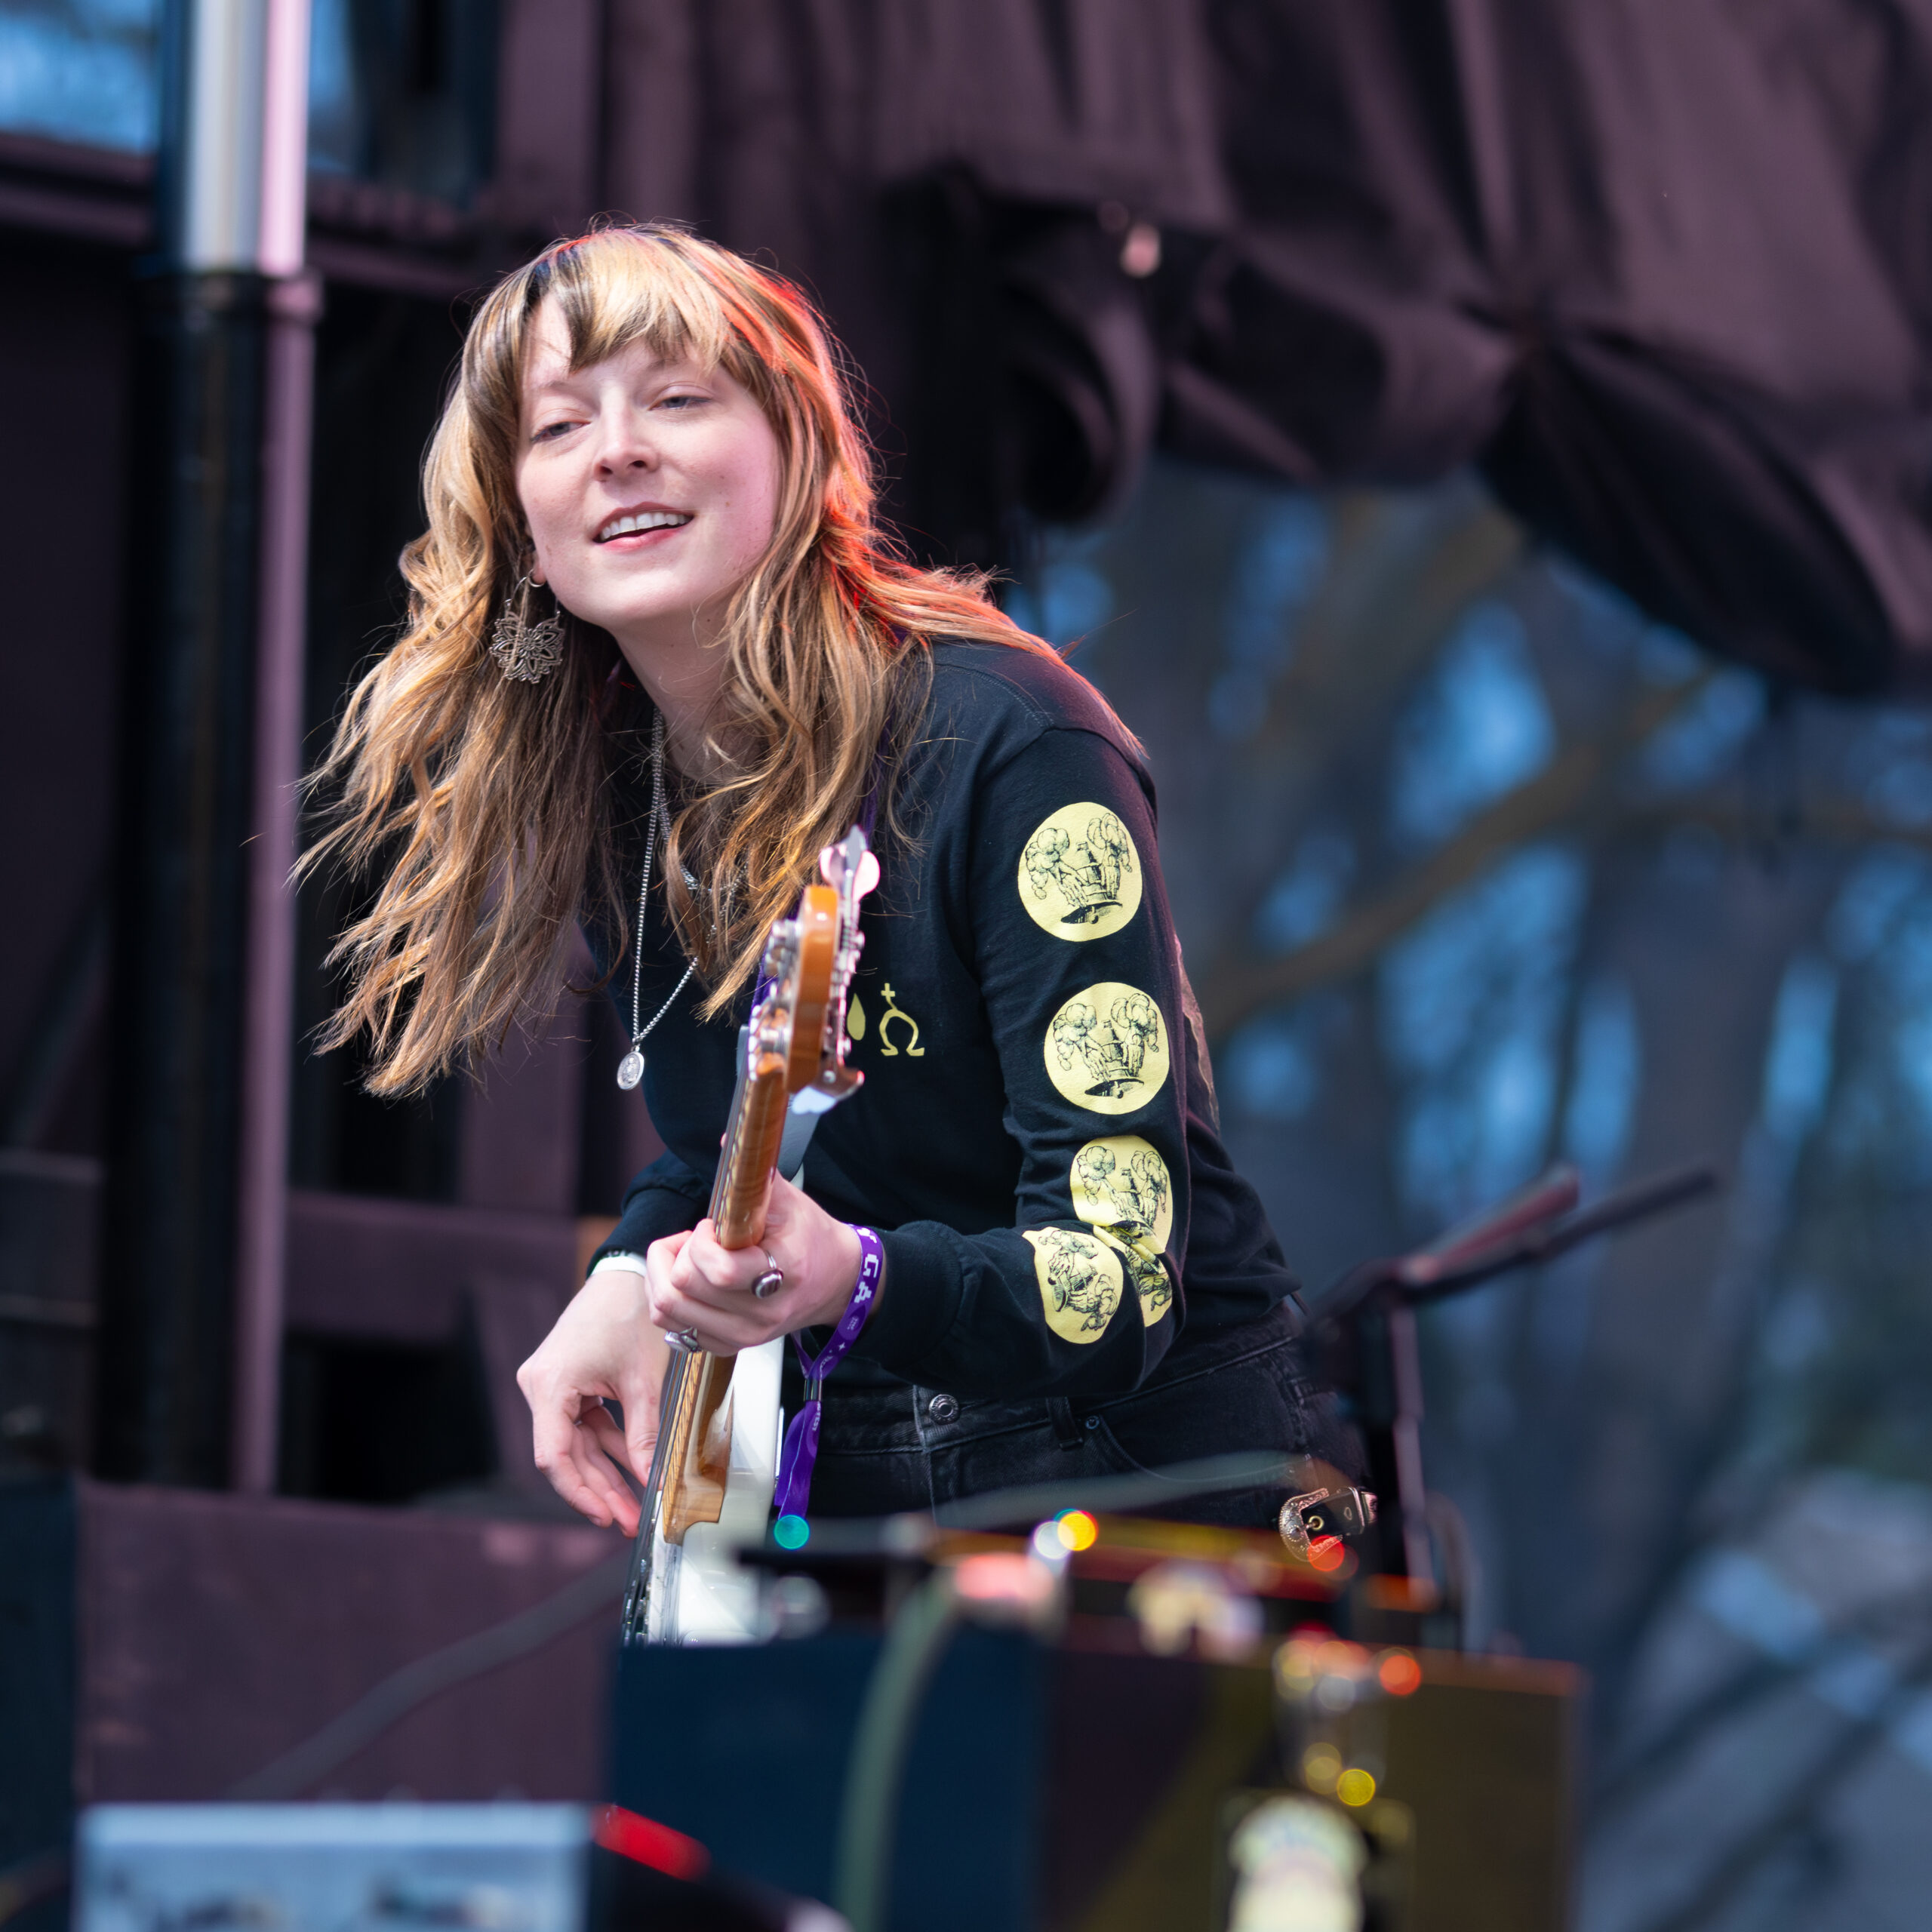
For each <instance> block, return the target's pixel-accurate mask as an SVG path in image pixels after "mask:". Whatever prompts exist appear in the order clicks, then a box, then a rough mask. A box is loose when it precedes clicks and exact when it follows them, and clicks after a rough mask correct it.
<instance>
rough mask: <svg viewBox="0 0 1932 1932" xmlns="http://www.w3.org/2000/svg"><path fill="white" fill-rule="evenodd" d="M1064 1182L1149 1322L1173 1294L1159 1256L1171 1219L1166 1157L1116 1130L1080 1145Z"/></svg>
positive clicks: (1171, 1188) (1077, 1211)
mask: <svg viewBox="0 0 1932 1932" xmlns="http://www.w3.org/2000/svg"><path fill="white" fill-rule="evenodd" d="M1067 1185H1068V1189H1069V1192H1071V1193H1072V1196H1073V1211H1074V1212H1075V1214H1078V1216H1079V1217H1080V1218H1081V1220H1083V1221H1086V1222H1088V1223H1091V1225H1092V1226H1094V1227H1095V1228H1097V1229H1098V1230H1099V1231H1100V1238H1102V1239H1103V1241H1110V1242H1112V1244H1114V1245H1115V1247H1118V1249H1119V1250H1120V1251H1121V1255H1122V1256H1123V1257H1124V1259H1125V1260H1126V1263H1127V1271H1128V1273H1129V1274H1130V1275H1132V1276H1133V1278H1134V1292H1135V1294H1137V1295H1138V1296H1139V1297H1140V1318H1141V1319H1142V1321H1144V1322H1146V1324H1147V1325H1148V1327H1150V1328H1151V1327H1153V1325H1154V1324H1155V1322H1157V1321H1159V1320H1160V1319H1161V1317H1162V1316H1163V1315H1165V1314H1166V1313H1167V1312H1168V1309H1169V1307H1170V1306H1172V1304H1173V1302H1174V1281H1173V1278H1172V1277H1171V1275H1169V1274H1168V1270H1167V1265H1166V1263H1164V1262H1163V1261H1162V1260H1161V1250H1162V1249H1164V1247H1166V1246H1167V1244H1168V1235H1169V1234H1170V1233H1171V1232H1172V1231H1173V1229H1174V1184H1173V1183H1172V1181H1171V1180H1170V1178H1169V1177H1168V1164H1167V1162H1166V1161H1164V1160H1162V1159H1161V1157H1160V1155H1158V1154H1157V1153H1156V1152H1155V1151H1154V1149H1152V1147H1151V1146H1149V1145H1148V1143H1146V1141H1144V1140H1142V1139H1141V1138H1140V1136H1139V1135H1138V1134H1115V1135H1113V1136H1112V1137H1111V1138H1110V1139H1108V1140H1090V1141H1088V1143H1087V1144H1086V1146H1084V1147H1083V1148H1081V1150H1080V1152H1078V1154H1076V1155H1075V1156H1074V1158H1073V1171H1072V1174H1070V1175H1069V1177H1068V1183H1067Z"/></svg>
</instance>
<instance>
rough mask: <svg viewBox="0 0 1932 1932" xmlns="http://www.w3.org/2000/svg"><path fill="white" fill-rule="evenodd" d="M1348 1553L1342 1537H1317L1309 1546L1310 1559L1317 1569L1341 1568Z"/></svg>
mask: <svg viewBox="0 0 1932 1932" xmlns="http://www.w3.org/2000/svg"><path fill="white" fill-rule="evenodd" d="M1347 1554H1348V1552H1347V1551H1346V1549H1344V1548H1343V1543H1342V1539H1341V1538H1340V1537H1316V1538H1315V1540H1314V1541H1313V1542H1312V1543H1310V1544H1309V1546H1308V1560H1309V1563H1310V1564H1312V1565H1313V1566H1314V1567H1315V1568H1316V1569H1317V1570H1339V1569H1340V1568H1341V1567H1342V1558H1343V1557H1344V1556H1346V1555H1347Z"/></svg>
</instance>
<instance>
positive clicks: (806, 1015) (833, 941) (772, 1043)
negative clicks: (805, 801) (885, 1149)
mask: <svg viewBox="0 0 1932 1932" xmlns="http://www.w3.org/2000/svg"><path fill="white" fill-rule="evenodd" d="M819 872H820V875H821V877H822V878H823V880H824V883H823V884H810V885H808V886H807V887H806V888H805V889H804V891H803V892H802V893H801V894H799V897H798V910H797V911H796V912H795V913H793V915H792V917H791V918H789V919H783V920H781V921H780V922H779V923H778V924H777V925H776V926H774V928H772V930H771V938H770V939H769V940H767V941H766V943H765V949H764V960H763V961H762V963H761V965H760V967H759V969H758V995H757V997H756V998H755V1000H754V1001H753V1002H752V1017H751V1028H750V1067H749V1070H750V1071H752V1072H756V1070H757V1069H758V1067H759V1066H761V1065H763V1064H765V1063H768V1060H769V1059H770V1058H771V1057H772V1056H774V1055H776V1056H777V1057H778V1058H779V1059H780V1060H783V1063H784V1066H785V1091H786V1092H787V1093H788V1094H803V1093H807V1092H810V1093H811V1094H814V1095H817V1096H818V1097H820V1099H821V1100H822V1103H823V1104H824V1105H826V1106H830V1105H831V1104H832V1103H833V1102H835V1101H838V1100H843V1099H844V1097H846V1095H847V1094H850V1093H852V1092H854V1091H856V1090H857V1088H859V1087H860V1085H862V1084H863V1082H864V1079H865V1075H863V1074H862V1073H858V1072H853V1071H851V1070H850V1069H848V1068H847V1066H846V1065H845V1054H846V1051H847V1048H848V1045H849V1044H850V1042H849V1041H848V1038H847V1036H846V1032H845V1008H846V1001H847V1000H848V998H849V997H850V995H851V987H852V976H853V974H854V973H855V972H857V970H858V965H859V955H860V952H863V950H864V948H865V943H866V938H865V934H863V933H862V932H861V931H860V930H859V901H860V900H861V899H863V897H865V895H866V894H867V893H868V892H869V891H872V888H873V887H874V886H875V885H876V884H878V860H877V859H876V858H875V857H873V855H872V852H871V851H870V850H869V848H868V847H867V845H866V835H865V833H864V832H863V831H862V830H861V829H860V828H859V827H858V826H856V825H855V826H854V827H853V828H852V829H851V831H850V832H848V833H847V834H846V835H845V836H844V838H841V840H840V841H838V844H835V845H828V846H827V847H826V848H825V850H824V851H822V852H821V853H820V854H819Z"/></svg>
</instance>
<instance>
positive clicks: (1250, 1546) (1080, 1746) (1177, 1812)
mask: <svg viewBox="0 0 1932 1932" xmlns="http://www.w3.org/2000/svg"><path fill="white" fill-rule="evenodd" d="M1241 1480H1242V1481H1244V1482H1250V1481H1253V1480H1254V1476H1253V1472H1251V1471H1250V1472H1243V1475H1242V1478H1241ZM989 1504H993V1505H995V1506H997V1505H996V1500H994V1499H989ZM758 1561H759V1562H760V1563H761V1565H762V1566H763V1567H765V1568H766V1570H767V1571H768V1574H769V1576H770V1577H771V1583H769V1584H768V1592H767V1601H768V1602H772V1601H777V1600H778V1599H779V1598H780V1597H781V1596H783V1597H784V1598H788V1599H789V1601H790V1602H791V1603H792V1604H794V1605H796V1604H798V1603H800V1602H801V1601H805V1600H807V1599H811V1600H814V1601H816V1602H817V1606H818V1614H817V1615H816V1616H815V1617H811V1618H808V1619H802V1620H799V1621H798V1623H795V1625H794V1626H793V1627H795V1628H798V1629H814V1626H815V1634H812V1635H801V1636H799V1637H797V1638H793V1639H791V1640H789V1641H788V1640H786V1638H785V1636H784V1635H783V1632H784V1630H785V1628H786V1625H785V1623H784V1621H783V1620H782V1619H780V1618H778V1617H774V1619H773V1620H772V1627H773V1628H774V1631H775V1632H777V1633H778V1634H777V1640H776V1641H771V1642H769V1643H766V1644H760V1645H755V1646H751V1647H706V1646H688V1647H670V1646H662V1645H649V1646H643V1647H633V1648H631V1649H628V1650H626V1651H625V1652H624V1653H623V1656H622V1658H621V1660H620V1672H619V1683H618V1693H617V1731H616V1737H617V1755H616V1760H615V1771H614V1787H613V1788H614V1792H615V1793H616V1795H617V1798H618V1799H619V1801H620V1802H621V1803H623V1804H626V1805H627V1806H629V1807H632V1808H633V1809H635V1810H638V1811H641V1812H643V1813H645V1814H646V1815H648V1816H650V1817H654V1818H657V1819H659V1820H662V1821H663V1822H664V1823H667V1824H669V1825H671V1826H673V1827H674V1828H675V1829H678V1830H681V1831H683V1832H686V1833H688V1835H691V1836H692V1837H694V1838H699V1839H700V1840H702V1841H703V1842H704V1843H706V1844H707V1845H708V1846H709V1847H710V1849H711V1850H712V1853H713V1854H714V1855H715V1856H716V1857H718V1858H719V1859H720V1860H721V1861H723V1862H724V1863H728V1864H729V1865H731V1866H734V1868H736V1869H742V1870H744V1871H746V1872H750V1873H752V1874H753V1875H755V1876H756V1877H758V1878H761V1879H762V1880H764V1881H766V1882H768V1883H770V1884H775V1885H778V1886H780V1887H784V1888H786V1889H787V1890H791V1891H794V1892H798V1893H801V1894H805V1895H808V1896H811V1897H819V1898H826V1899H829V1900H831V1902H832V1903H833V1904H834V1905H835V1906H838V1909H840V1910H841V1911H842V1912H844V1914H845V1915H846V1916H847V1918H848V1919H849V1920H850V1921H851V1924H852V1926H853V1927H854V1932H888V1928H906V1929H909V1928H912V1927H918V1928H919V1932H968V1928H972V1932H978V1929H979V1928H982V1927H986V1926H992V1925H997V1926H999V1927H1011V1928H1013V1932H1089V1929H1090V1928H1091V1932H1102V1928H1105V1932H1143V1928H1145V1932H1196V1928H1198V1932H1221V1928H1223V1927H1229V1926H1231V1925H1239V1924H1249V1923H1259V1922H1262V1921H1259V1920H1255V1919H1253V1918H1249V1919H1246V1920H1244V1919H1242V1918H1238V1917H1235V1916H1234V1913H1235V1909H1236V1906H1237V1905H1238V1903H1239V1900H1240V1899H1241V1897H1242V1896H1244V1894H1242V1889H1241V1888H1242V1885H1243V1883H1244V1881H1245V1882H1247V1883H1248V1890H1247V1894H1245V1896H1246V1897H1247V1898H1248V1900H1249V1901H1250V1903H1252V1904H1257V1905H1258V1903H1259V1897H1260V1893H1261V1892H1263V1891H1265V1889H1266V1887H1265V1884H1264V1883H1263V1880H1264V1878H1265V1876H1266V1873H1265V1872H1264V1870H1263V1868H1264V1867H1265V1866H1268V1865H1269V1861H1270V1860H1274V1861H1275V1863H1276V1864H1278V1862H1279V1860H1280V1859H1281V1857H1299V1856H1300V1855H1301V1851H1303V1850H1309V1847H1308V1846H1306V1845H1304V1846H1302V1847H1300V1850H1297V1844H1299V1842H1300V1841H1299V1840H1298V1839H1297V1834H1298V1833H1299V1834H1300V1835H1301V1837H1302V1838H1307V1839H1309V1841H1310V1842H1311V1844H1312V1846H1313V1848H1314V1850H1315V1851H1319V1850H1321V1848H1322V1847H1324V1846H1325V1847H1327V1855H1328V1856H1329V1858H1330V1865H1329V1868H1328V1869H1330V1870H1331V1873H1332V1872H1341V1873H1343V1877H1344V1878H1346V1885H1347V1886H1348V1887H1352V1888H1353V1890H1352V1896H1353V1897H1354V1899H1355V1903H1356V1905H1357V1906H1358V1909H1361V1910H1365V1911H1367V1912H1368V1914H1369V1916H1368V1917H1367V1918H1365V1919H1361V1918H1358V1920H1356V1921H1343V1920H1338V1921H1336V1922H1337V1924H1346V1923H1356V1924H1361V1925H1363V1926H1364V1927H1365V1928H1369V1932H1398V1928H1399V1932H1478V1928H1481V1932H1560V1928H1561V1927H1564V1925H1565V1924H1567V1900H1568V1893H1569V1885H1570V1875H1569V1874H1570V1857H1571V1850H1570V1847H1571V1810H1572V1807H1573V1803H1574V1752H1575V1745H1576V1740H1577V1729H1578V1720H1579V1713H1580V1694H1581V1680H1580V1675H1579V1674H1578V1673H1577V1672H1575V1671H1574V1670H1572V1669H1570V1668H1569V1667H1567V1666H1560V1665H1544V1664H1529V1663H1522V1662H1520V1661H1517V1660H1491V1659H1484V1658H1462V1657H1454V1656H1445V1655H1440V1654H1434V1653H1428V1652H1423V1653H1418V1652H1416V1651H1412V1650H1411V1649H1408V1648H1407V1647H1380V1646H1373V1645H1362V1644H1355V1643H1351V1642H1349V1641H1347V1640H1346V1638H1343V1637H1341V1636H1340V1635H1337V1631H1336V1628H1335V1626H1338V1625H1339V1626H1346V1625H1347V1623H1348V1622H1349V1619H1350V1617H1352V1615H1353V1614H1354V1611H1355V1598H1356V1593H1357V1589H1358V1573H1357V1571H1356V1567H1355V1559H1354V1558H1352V1557H1345V1560H1344V1561H1343V1563H1341V1564H1340V1565H1338V1566H1337V1568H1335V1569H1334V1570H1333V1571H1328V1572H1325V1573H1324V1572H1322V1571H1318V1570H1316V1569H1315V1568H1313V1567H1312V1566H1311V1565H1309V1564H1307V1563H1306V1562H1304V1561H1301V1560H1300V1559H1299V1558H1297V1557H1296V1556H1294V1555H1293V1554H1291V1552H1289V1551H1288V1550H1287V1549H1285V1548H1284V1545H1283V1544H1282V1543H1281V1540H1280V1539H1279V1537H1276V1536H1275V1535H1274V1534H1272V1532H1265V1533H1264V1532H1249V1531H1235V1530H1222V1529H1211V1528H1205V1527H1196V1526H1189V1525H1184V1524H1165V1523H1158V1522H1154V1521H1147V1520H1145V1519H1142V1518H1122V1517H1115V1516H1111V1515H1106V1514H1105V1513H1093V1512H1086V1511H1084V1510H1074V1509H1066V1510H1063V1512H1060V1514H1059V1515H1055V1516H1050V1517H1048V1518H1044V1519H1043V1520H1042V1521H1040V1522H1038V1523H1037V1524H1035V1525H1034V1526H1033V1527H1032V1530H1031V1531H1030V1532H1027V1533H1024V1534H1017V1535H1011V1536H1004V1537H1001V1536H997V1535H995V1534H990V1533H989V1532H987V1531H983V1530H981V1529H977V1528H975V1529H971V1530H967V1529H957V1528H955V1529H949V1528H943V1527H939V1526H937V1525H935V1524H933V1523H932V1522H931V1520H930V1519H928V1518H888V1519H884V1521H878V1522H874V1523H869V1524H859V1523H849V1522H848V1523H838V1524H835V1523H831V1522H828V1523H826V1524H818V1525H814V1527H813V1531H812V1534H811V1537H810V1539H809V1540H808V1543H806V1545H805V1546H804V1548H803V1549H799V1550H796V1551H786V1550H783V1549H780V1548H778V1547H777V1546H775V1545H773V1546H768V1547H767V1548H766V1549H765V1550H764V1552H761V1554H760V1555H759V1558H758ZM1177 1610H1178V1613H1179V1614H1177ZM887 1611H889V1612H890V1615H889V1616H888V1617H887V1618H886V1620H885V1623H884V1629H883V1632H881V1629H879V1627H878V1621H879V1619H880V1617H881V1614H882V1613H884V1612H887ZM827 1612H829V1613H830V1614H831V1617H832V1620H831V1622H830V1623H829V1626H827V1624H826V1621H825V1617H826V1613H827ZM1284 1807H1285V1808H1284ZM1287 1841H1294V1842H1287ZM1350 1846H1353V1847H1355V1851H1354V1852H1353V1853H1351V1852H1350V1850H1349V1847H1350ZM1311 1855H1312V1854H1311ZM1337 1861H1339V1863H1338V1862H1337ZM1277 1875H1278V1874H1277ZM1336 1882H1337V1884H1341V1883H1342V1882H1343V1881H1342V1880H1341V1879H1337V1881H1336Z"/></svg>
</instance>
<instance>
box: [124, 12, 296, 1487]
mask: <svg viewBox="0 0 1932 1932" xmlns="http://www.w3.org/2000/svg"><path fill="white" fill-rule="evenodd" d="M308 25H309V6H308V0H170V4H169V5H168V7H167V9H166V11H165V17H164V38H163V47H164V54H163V88H162V143H161V154H160V157H159V167H158V171H157V197H158V206H157V216H158V221H157V227H158V235H159V237H160V243H161V246H160V250H159V252H158V255H157V257H155V260H152V262H150V263H146V264H145V265H144V269H145V272H144V274H143V280H142V290H141V292H142V295H143V329H142V333H141V350H140V353H141V368H140V372H139V377H138V380H137V408H138V410H139V411H140V421H139V424H138V429H139V433H138V435H137V438H136V439H135V442H134V449H135V451H136V461H135V465H134V476H133V478H132V483H133V488H134V508H135V521H134V528H135V530H136V531H137V550H136V555H135V575H134V579H133V583H132V589H133V595H132V597H131V600H130V601H131V621H130V624H129V631H128V663H127V675H126V678H125V683H124V691H125V697H124V703H123V720H122V787H123V792H122V817H121V838H120V864H119V879H120V889H119V891H118V894H117V895H116V901H115V920H116V928H117V930H116V934H115V989H114V1006H113V1014H112V1031H111V1035H110V1037H111V1038H112V1041H113V1042H114V1052H113V1058H112V1074H111V1078H112V1081H113V1083H114V1084H113V1086H112V1090H111V1095H110V1100H109V1114H110V1120H111V1123H112V1124H111V1128H110V1142H109V1148H110V1157H109V1177H108V1189H107V1204H106V1241H105V1242H104V1244H103V1270H102V1281H101V1311H102V1326H101V1331H100V1367H99V1376H98V1382H97V1416H98V1422H97V1462H98V1466H99V1467H100V1471H101V1472H102V1473H103V1475H108V1476H110V1477H115V1478H122V1479H125V1480H140V1481H155V1482H172V1483H186V1484H208V1485H217V1484H223V1483H226V1482H227V1481H230V1480H235V1481H239V1482H240V1483H242V1484H243V1485H244V1486H245V1487H254V1488H266V1487H269V1486H270V1485H271V1484H272V1475H273V1470H274V1448H275V1358H276V1356H277V1355H278V1351H279V1346H280V1325H281V1324H280V1305H281V1241H282V1225H283V1222H284V1220H285V1214H284V1207H285V1201H284V1196H285V1185H286V1184H285V1173H286V1160H287V1155H286V1147H287V1131H288V1130H287V1121H286V1114H287V1105H288V1057H289V1038H288V1035H289V1026H290V1009H291V993H290V984H289V982H290V975H291V971H292V956H291V955H292V952H293V940H292V932H291V920H292V916H293V914H292V908H291V906H290V904H289V902H288V897H287V895H286V894H285V891H284V889H283V884H282V882H283V881H284V879H285V878H286V875H287V872H288V864H289V863H290V861H291V859H292V857H293V853H294V799H293V790H292V787H293V785H294V781H295V780H296V779H297V777H298V776H299V766H298V761H299V757H300V696H301V682H302V678H301V659H302V610H303V589H302V577H303V559H304V554H305V549H306V546H305V543H304V537H305V534H306V514H307V506H306V494H307V491H306V472H307V460H308V457H307V450H308V425H309V367H310V361H311V353H310V337H311V329H312V321H313V318H314V314H315V306H316V305H315V297H314V290H313V285H312V283H311V282H309V281H307V280H306V279H305V278H304V277H303V273H302V254H301V239H300V237H301V220H302V208H303V177H304V174H305V172H306V165H305V164H306V90H307V58H308Z"/></svg>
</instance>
